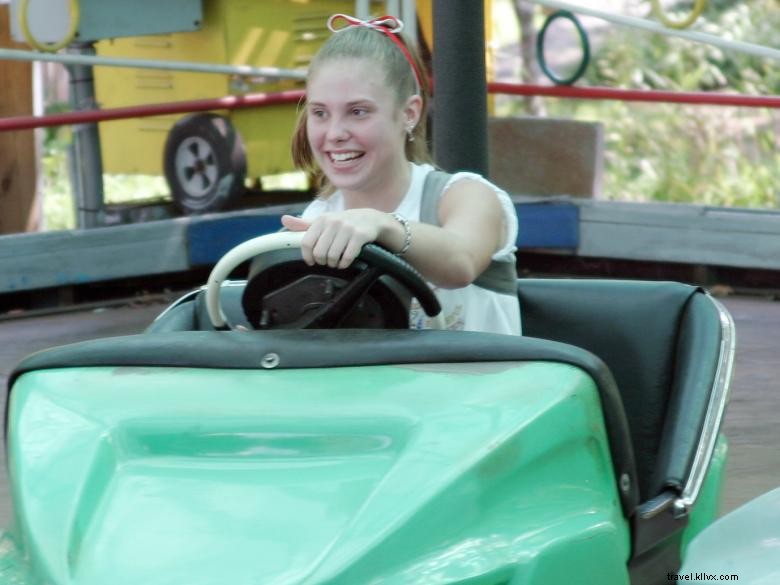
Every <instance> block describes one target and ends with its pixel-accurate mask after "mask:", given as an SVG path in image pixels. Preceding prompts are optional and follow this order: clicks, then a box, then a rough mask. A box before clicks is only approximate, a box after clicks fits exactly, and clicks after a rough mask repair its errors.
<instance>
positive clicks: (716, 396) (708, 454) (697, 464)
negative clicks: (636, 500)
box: [675, 294, 736, 514]
mask: <svg viewBox="0 0 780 585" xmlns="http://www.w3.org/2000/svg"><path fill="white" fill-rule="evenodd" d="M707 298H708V299H710V301H711V302H712V303H713V304H714V305H715V308H716V309H717V311H718V315H719V317H720V330H721V339H720V355H719V358H718V367H717V369H716V370H715V380H714V381H713V385H712V390H711V391H710V403H709V405H708V406H707V414H706V416H705V418H704V424H703V426H702V432H701V438H700V439H699V446H698V447H697V449H696V455H695V456H694V459H693V464H692V465H691V470H690V473H689V474H688V479H687V481H686V482H685V485H684V486H683V490H682V494H681V495H680V497H679V498H678V499H677V501H676V502H675V509H676V510H677V512H678V513H679V514H686V513H687V512H688V511H689V510H690V508H691V507H692V506H693V505H694V504H695V503H696V499H697V498H698V497H699V491H700V490H701V486H702V484H703V483H704V478H705V476H706V474H707V470H708V469H709V466H710V461H711V460H712V454H713V452H714V450H715V443H716V441H717V439H718V433H719V432H720V426H721V422H722V420H723V413H724V411H725V409H726V404H727V403H728V400H729V394H730V390H731V379H732V376H733V374H734V355H735V352H736V331H735V328H734V319H733V318H732V317H731V314H730V313H729V312H728V310H727V309H726V307H724V306H723V305H722V304H721V303H720V302H718V301H717V300H715V299H714V298H712V297H711V296H710V295H709V294H708V295H707Z"/></svg>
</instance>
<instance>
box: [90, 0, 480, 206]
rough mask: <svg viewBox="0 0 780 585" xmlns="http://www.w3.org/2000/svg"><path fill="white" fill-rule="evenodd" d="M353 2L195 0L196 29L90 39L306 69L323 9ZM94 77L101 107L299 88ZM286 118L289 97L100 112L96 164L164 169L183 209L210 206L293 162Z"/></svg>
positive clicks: (129, 75) (121, 49)
mask: <svg viewBox="0 0 780 585" xmlns="http://www.w3.org/2000/svg"><path fill="white" fill-rule="evenodd" d="M432 3H433V0H418V1H417V2H416V3H414V4H415V11H416V17H417V19H418V20H419V24H420V28H421V30H422V33H423V40H424V42H425V43H426V44H427V46H428V47H432V46H433V42H432V30H433V22H432ZM489 3H490V0H487V2H486V14H489V11H488V8H489ZM395 4H396V5H397V4H398V3H397V2H396V3H395ZM355 8H356V2H354V1H347V0H263V1H262V2H258V1H256V0H204V2H203V16H204V18H203V22H202V23H201V27H200V29H199V30H197V31H193V32H182V33H174V34H167V35H153V36H139V37H129V38H121V39H114V40H104V41H100V42H99V43H97V52H98V54H99V55H103V56H111V57H133V58H139V59H156V60H163V61H194V62H201V63H215V64H230V65H248V66H253V67H279V68H284V69H305V68H306V67H307V65H308V63H309V61H310V60H311V58H312V57H313V55H314V54H315V53H316V51H317V49H318V48H319V47H320V45H321V44H322V42H323V41H324V40H325V39H326V38H327V37H328V36H329V35H330V32H329V31H328V30H327V27H326V21H327V18H328V16H329V15H331V14H333V13H336V12H343V13H347V14H354V13H355ZM385 8H386V6H385V5H384V3H382V2H371V3H370V9H371V12H372V13H373V14H382V13H384V9H385ZM402 16H405V15H402ZM407 19H408V17H407ZM488 34H489V33H488ZM95 87H96V93H97V99H98V101H99V103H100V106H101V107H103V108H109V107H122V106H132V105H140V104H156V103H166V102H176V101H186V100H194V99H203V98H215V97H221V96H225V95H230V94H233V95H236V94H245V93H252V92H275V91H282V90H289V89H300V88H302V87H303V83H302V82H301V81H295V80H273V81H267V82H262V81H258V80H246V79H231V78H229V77H228V76H225V75H214V74H204V73H192V72H180V71H160V70H148V69H132V70H127V69H118V68H109V67H98V68H96V69H95ZM295 118H296V106H295V105H294V104H289V105H276V106H269V107H263V108H256V109H242V110H234V111H230V112H218V113H214V114H192V115H188V116H183V117H182V116H159V117H154V118H140V119H130V120H121V121H112V122H104V123H102V124H101V125H100V138H101V145H102V156H103V168H104V171H105V172H107V173H120V174H121V173H128V174H135V173H138V174H151V175H159V174H163V173H164V174H165V175H166V178H167V180H168V184H169V186H170V188H171V193H172V195H173V198H174V200H175V201H176V202H177V203H178V204H179V206H180V207H182V209H183V211H185V212H187V213H199V212H205V211H211V210H215V209H219V208H221V207H224V206H225V205H227V204H229V202H230V201H231V200H232V199H234V198H235V197H238V196H240V194H241V193H242V192H243V191H244V188H245V183H246V181H247V178H248V180H249V181H252V182H258V181H259V180H260V178H261V177H266V176H270V175H278V174H281V173H287V172H290V171H292V170H293V166H292V160H291V157H290V149H289V144H290V137H291V134H292V131H293V127H294V124H295Z"/></svg>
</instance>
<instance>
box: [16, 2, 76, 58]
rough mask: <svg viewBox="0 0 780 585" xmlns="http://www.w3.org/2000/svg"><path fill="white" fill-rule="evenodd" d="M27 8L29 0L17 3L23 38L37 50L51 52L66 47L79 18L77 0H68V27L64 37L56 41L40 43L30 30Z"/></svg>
mask: <svg viewBox="0 0 780 585" xmlns="http://www.w3.org/2000/svg"><path fill="white" fill-rule="evenodd" d="M29 8H30V0H21V2H20V3H19V26H20V27H21V29H22V35H24V40H25V41H27V43H28V44H29V45H31V46H32V47H33V48H35V49H38V50H39V51H44V52H47V53H53V52H55V51H59V50H60V49H62V48H63V47H67V46H68V45H69V44H70V43H71V41H73V39H74V38H75V37H76V31H77V30H78V27H79V18H80V16H81V15H80V11H79V2H78V0H70V27H69V28H68V34H66V35H65V38H64V39H62V40H61V41H59V42H57V43H42V42H41V41H39V40H38V39H36V38H35V37H34V36H33V34H32V32H31V31H30V23H29V22H28V14H27V12H28V11H29Z"/></svg>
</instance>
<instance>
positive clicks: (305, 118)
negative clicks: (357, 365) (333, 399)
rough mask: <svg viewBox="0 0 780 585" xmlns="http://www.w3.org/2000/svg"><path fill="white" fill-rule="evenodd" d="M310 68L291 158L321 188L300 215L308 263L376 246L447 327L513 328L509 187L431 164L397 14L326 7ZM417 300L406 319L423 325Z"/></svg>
mask: <svg viewBox="0 0 780 585" xmlns="http://www.w3.org/2000/svg"><path fill="white" fill-rule="evenodd" d="M328 27H329V28H330V29H331V30H332V31H333V32H334V34H333V36H332V37H331V38H330V39H329V40H328V41H327V42H326V43H325V44H324V45H323V47H322V49H321V50H320V51H319V53H318V54H317V55H316V57H315V58H314V60H313V61H312V63H311V66H310V68H309V75H308V81H307V86H306V106H305V110H304V111H303V112H302V115H301V117H300V120H299V124H298V128H297V129H296V132H295V135H294V137H293V146H292V149H293V160H294V162H295V164H296V166H297V167H298V168H299V169H302V170H304V171H307V172H308V173H310V174H312V175H314V176H315V177H316V178H317V179H318V180H319V182H320V185H322V189H321V192H320V194H319V196H318V197H317V199H315V200H314V201H313V202H312V203H311V204H310V205H309V206H308V207H307V208H306V210H305V211H304V213H303V215H302V217H300V218H299V217H293V216H289V215H285V216H283V217H282V223H283V225H284V226H285V227H286V228H287V229H289V230H291V231H305V232H306V234H305V236H304V238H303V243H302V247H301V251H302V254H303V258H304V261H305V262H306V263H307V264H310V265H314V264H321V265H328V266H331V267H339V268H346V267H348V266H349V265H350V264H351V263H352V261H353V260H354V259H355V257H356V256H357V255H358V254H359V253H360V250H361V248H362V247H363V245H364V244H366V243H369V242H376V243H378V244H380V245H382V246H384V247H385V248H387V249H388V250H390V251H392V252H395V253H396V254H397V255H399V256H403V258H404V259H405V260H406V261H408V262H409V263H410V264H412V265H413V266H414V267H415V268H416V269H417V270H418V271H419V272H420V273H421V274H422V275H423V277H425V279H426V280H427V281H428V282H429V283H430V284H431V285H432V286H433V287H434V290H435V291H436V295H437V297H438V298H439V301H440V303H441V305H442V308H443V311H444V316H445V321H446V323H447V326H448V328H450V329H462V330H468V331H489V332H496V333H506V334H515V335H517V334H520V311H519V306H518V301H517V295H516V293H515V286H516V283H515V280H516V277H517V276H516V272H515V264H514V263H515V258H514V251H515V246H514V243H515V241H516V238H517V217H516V215H515V211H514V206H513V205H512V202H511V201H510V199H509V197H508V196H507V194H506V193H505V192H504V191H502V190H501V189H499V188H498V187H496V186H495V185H493V184H491V183H489V182H488V181H486V180H485V179H484V178H482V177H481V176H479V175H476V174H474V173H455V174H453V175H449V174H446V173H443V172H441V171H437V170H436V169H435V168H434V167H433V166H432V164H431V158H430V154H429V153H428V149H427V141H426V132H425V117H426V112H427V107H428V92H427V77H426V76H425V75H424V74H423V68H422V66H421V63H420V59H419V57H418V56H417V55H416V53H415V52H414V50H413V49H412V48H410V46H409V45H408V44H407V42H406V41H405V40H404V39H403V37H401V35H400V32H401V29H402V28H403V23H401V21H400V20H398V19H397V18H394V17H382V18H379V19H374V20H372V21H361V20H358V19H355V18H352V17H349V16H345V15H340V14H338V15H334V16H332V17H331V18H330V20H329V21H328ZM427 326H429V323H428V322H427V319H426V317H425V315H424V313H422V311H421V310H420V309H419V306H417V305H416V303H413V305H412V309H411V314H410V327H412V328H426V327H427Z"/></svg>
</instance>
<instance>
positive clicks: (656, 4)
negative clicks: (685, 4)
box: [650, 0, 707, 28]
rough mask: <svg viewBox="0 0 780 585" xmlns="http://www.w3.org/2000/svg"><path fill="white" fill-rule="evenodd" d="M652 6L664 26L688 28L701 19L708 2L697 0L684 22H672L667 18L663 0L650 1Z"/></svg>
mask: <svg viewBox="0 0 780 585" xmlns="http://www.w3.org/2000/svg"><path fill="white" fill-rule="evenodd" d="M650 5H651V6H652V7H653V14H654V15H655V17H656V18H657V19H658V20H660V21H661V23H662V24H663V25H664V26H667V27H669V28H688V27H689V26H691V25H692V24H693V23H694V22H695V20H696V19H697V18H699V16H700V15H701V13H702V11H703V10H704V8H705V6H707V0H696V1H695V2H694V4H693V10H691V13H690V14H689V15H688V17H687V18H684V19H683V20H671V19H670V18H669V17H668V16H666V13H665V12H664V9H663V8H662V7H661V0H650Z"/></svg>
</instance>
